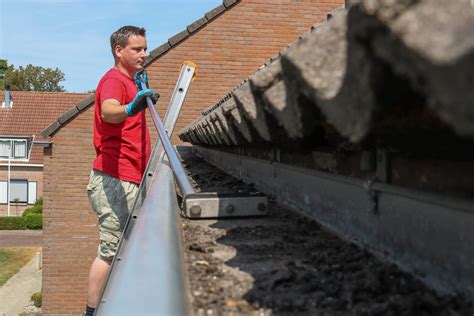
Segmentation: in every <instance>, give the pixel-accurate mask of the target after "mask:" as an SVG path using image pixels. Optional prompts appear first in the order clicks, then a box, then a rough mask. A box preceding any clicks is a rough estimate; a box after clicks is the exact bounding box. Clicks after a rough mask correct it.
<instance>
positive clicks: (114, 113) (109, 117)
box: [101, 89, 160, 124]
mask: <svg viewBox="0 0 474 316" xmlns="http://www.w3.org/2000/svg"><path fill="white" fill-rule="evenodd" d="M147 97H150V99H151V101H152V103H153V104H156V101H158V98H159V97H160V95H159V94H158V93H154V92H153V90H151V89H144V90H140V91H138V93H137V94H136V95H135V98H134V99H133V100H132V102H130V103H129V104H126V105H125V106H123V105H121V104H120V102H119V101H117V100H115V99H106V100H105V101H104V102H102V105H101V116H102V119H103V120H104V122H107V123H115V124H116V123H121V122H123V121H124V120H125V119H126V118H127V117H129V116H134V115H137V114H138V113H140V112H141V111H143V110H144V109H145V108H146V107H147V103H146V98H147Z"/></svg>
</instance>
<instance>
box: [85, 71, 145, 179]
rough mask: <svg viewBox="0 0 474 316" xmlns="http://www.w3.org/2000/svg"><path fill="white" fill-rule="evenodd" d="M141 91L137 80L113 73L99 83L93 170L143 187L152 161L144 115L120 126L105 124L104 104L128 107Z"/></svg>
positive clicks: (106, 75)
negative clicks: (109, 103)
mask: <svg viewBox="0 0 474 316" xmlns="http://www.w3.org/2000/svg"><path fill="white" fill-rule="evenodd" d="M137 92H138V89H137V87H136V86H135V82H134V80H132V79H131V78H129V77H128V76H126V75H125V74H124V73H122V72H120V71H119V70H118V69H115V68H112V69H110V70H109V71H108V72H107V73H106V74H105V75H104V76H103V77H102V79H101V80H100V82H99V85H98V86H97V90H96V93H95V112H94V147H95V151H96V153H97V157H96V158H95V160H94V162H93V164H92V168H94V169H96V170H99V171H102V172H104V173H106V174H108V175H110V176H112V177H114V178H117V179H120V180H124V181H130V182H134V183H138V184H139V183H140V181H141V179H142V176H143V173H144V172H145V168H146V165H147V163H148V159H149V157H150V134H149V132H148V127H147V123H146V118H145V111H142V112H140V113H138V114H137V115H135V116H131V117H128V118H126V119H125V121H123V122H121V123H117V124H112V123H107V122H104V121H103V120H102V116H101V104H102V102H104V101H105V100H107V99H115V100H117V101H119V102H120V104H122V106H125V105H126V104H128V103H130V102H131V101H132V100H133V98H134V97H135V95H136V94H137Z"/></svg>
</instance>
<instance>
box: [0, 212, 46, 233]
mask: <svg viewBox="0 0 474 316" xmlns="http://www.w3.org/2000/svg"><path fill="white" fill-rule="evenodd" d="M41 217H43V216H42V215H41ZM20 229H26V223H25V219H24V218H23V217H21V216H9V217H8V216H1V217H0V230H20Z"/></svg>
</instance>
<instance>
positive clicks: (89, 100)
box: [41, 0, 240, 138]
mask: <svg viewBox="0 0 474 316" xmlns="http://www.w3.org/2000/svg"><path fill="white" fill-rule="evenodd" d="M238 2H240V0H223V1H222V4H221V5H219V6H217V7H215V8H214V9H212V10H211V11H209V12H207V13H206V14H205V15H204V16H203V17H202V18H200V19H197V20H196V21H194V22H192V23H191V24H189V25H188V26H187V27H186V29H185V30H184V31H181V32H179V33H177V34H175V35H173V36H172V37H170V38H169V39H168V41H167V42H166V43H164V44H162V45H161V46H158V47H157V48H155V49H153V50H152V51H150V53H149V54H148V56H147V58H146V60H145V64H144V67H145V68H146V67H147V66H148V65H149V64H151V63H152V62H153V61H155V60H156V59H157V58H158V57H160V56H162V55H163V54H165V53H166V52H167V51H169V50H170V49H171V48H173V47H175V46H177V45H178V44H179V43H181V42H182V41H184V40H185V39H187V38H188V37H189V36H190V35H192V34H194V33H196V32H197V31H198V30H200V29H201V28H203V27H204V26H205V25H206V24H207V23H209V22H210V21H212V20H214V19H215V18H217V17H218V16H219V15H221V14H222V13H224V12H225V11H226V10H227V9H229V8H230V7H232V6H233V5H235V4H236V3H238ZM93 103H94V95H91V96H88V97H86V98H84V99H83V100H82V101H80V102H79V103H77V104H76V105H75V106H74V107H72V108H71V109H70V110H68V111H67V112H65V113H63V114H62V115H61V116H60V117H58V119H57V120H56V121H54V122H53V123H51V124H50V125H49V126H48V127H47V128H45V129H44V130H43V131H41V135H42V136H43V137H44V138H48V137H50V136H52V135H53V134H54V133H56V132H57V131H58V130H59V129H60V128H61V126H62V125H64V123H66V122H67V121H69V120H71V119H72V118H74V117H75V116H76V115H77V114H79V113H80V112H81V111H83V110H84V109H86V108H87V107H88V106H89V105H92V104H93Z"/></svg>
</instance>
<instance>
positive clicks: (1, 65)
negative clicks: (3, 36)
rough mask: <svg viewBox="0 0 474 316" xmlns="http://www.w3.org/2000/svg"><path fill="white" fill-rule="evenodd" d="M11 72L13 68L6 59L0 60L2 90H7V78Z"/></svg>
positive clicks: (0, 87)
mask: <svg viewBox="0 0 474 316" xmlns="http://www.w3.org/2000/svg"><path fill="white" fill-rule="evenodd" d="M9 71H13V66H12V65H8V62H7V60H6V59H0V89H3V90H4V89H5V77H6V74H7V72H9Z"/></svg>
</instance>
